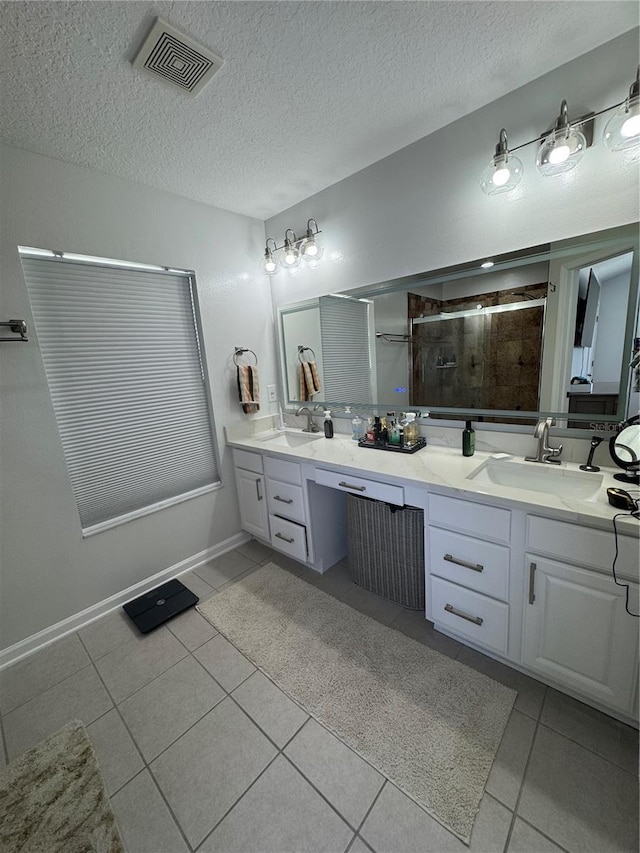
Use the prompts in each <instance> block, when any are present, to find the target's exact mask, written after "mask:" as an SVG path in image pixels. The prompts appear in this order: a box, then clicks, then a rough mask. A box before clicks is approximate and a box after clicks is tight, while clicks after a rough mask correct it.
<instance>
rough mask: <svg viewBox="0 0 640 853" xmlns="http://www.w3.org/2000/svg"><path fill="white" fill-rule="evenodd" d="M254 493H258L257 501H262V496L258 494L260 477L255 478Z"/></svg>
mask: <svg viewBox="0 0 640 853" xmlns="http://www.w3.org/2000/svg"><path fill="white" fill-rule="evenodd" d="M256 492H257V493H258V500H259V501H261V500H262V494H261V492H260V477H256Z"/></svg>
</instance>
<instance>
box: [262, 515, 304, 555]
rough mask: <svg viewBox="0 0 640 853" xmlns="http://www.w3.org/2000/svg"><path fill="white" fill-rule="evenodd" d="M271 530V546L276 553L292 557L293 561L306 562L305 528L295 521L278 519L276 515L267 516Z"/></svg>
mask: <svg viewBox="0 0 640 853" xmlns="http://www.w3.org/2000/svg"><path fill="white" fill-rule="evenodd" d="M269 526H270V528H271V545H272V546H273V547H274V548H276V549H277V550H278V551H282V552H284V553H285V554H288V555H289V556H290V557H293V558H294V560H302V562H303V563H304V562H306V560H307V528H306V527H305V526H304V525H303V524H296V523H295V521H287V520H286V519H285V518H278V516H277V515H270V516H269Z"/></svg>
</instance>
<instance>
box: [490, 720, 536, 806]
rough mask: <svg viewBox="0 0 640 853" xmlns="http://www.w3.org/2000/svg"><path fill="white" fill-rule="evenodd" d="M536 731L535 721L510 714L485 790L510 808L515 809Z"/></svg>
mask: <svg viewBox="0 0 640 853" xmlns="http://www.w3.org/2000/svg"><path fill="white" fill-rule="evenodd" d="M535 731H536V722H535V720H532V719H531V717H527V715H526V714H523V713H521V712H520V711H512V712H511V716H510V717H509V722H508V723H507V727H506V729H505V732H504V735H503V736H502V741H501V743H500V747H499V749H498V753H497V755H496V757H495V761H494V762H493V766H492V768H491V773H490V774H489V779H488V780H487V787H486V790H487V791H488V792H489V793H490V794H491V795H492V796H493V797H495V798H496V799H497V800H500V802H501V803H504V805H505V806H507V808H509V809H514V808H515V805H516V801H517V799H518V794H519V792H520V785H521V784H522V778H523V776H524V771H525V767H526V765H527V759H528V758H529V752H530V751H531V744H532V743H533V736H534V734H535Z"/></svg>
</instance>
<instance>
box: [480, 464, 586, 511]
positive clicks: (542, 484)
mask: <svg viewBox="0 0 640 853" xmlns="http://www.w3.org/2000/svg"><path fill="white" fill-rule="evenodd" d="M467 480H473V482H474V483H484V484H486V485H491V486H508V487H509V488H510V489H522V490H524V491H530V492H542V493H544V494H547V495H556V496H557V497H560V498H578V499H579V500H583V501H586V500H590V499H591V498H593V497H594V496H595V495H596V494H597V493H598V491H599V490H600V487H601V486H602V474H594V473H591V472H587V471H569V470H567V469H566V468H561V467H560V466H558V467H556V466H555V465H549V464H546V463H540V462H519V461H515V460H511V459H487V461H486V462H483V463H482V465H480V466H479V467H478V468H476V470H475V471H473V472H472V473H471V474H469V476H468V477H467Z"/></svg>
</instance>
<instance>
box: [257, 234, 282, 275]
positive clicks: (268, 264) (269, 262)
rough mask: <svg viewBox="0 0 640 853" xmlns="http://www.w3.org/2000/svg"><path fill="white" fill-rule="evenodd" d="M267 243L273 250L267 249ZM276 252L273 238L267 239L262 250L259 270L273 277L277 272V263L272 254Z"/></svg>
mask: <svg viewBox="0 0 640 853" xmlns="http://www.w3.org/2000/svg"><path fill="white" fill-rule="evenodd" d="M269 243H273V249H271V248H270V247H269ZM275 251H276V241H275V240H274V239H273V237H268V238H267V244H266V246H265V248H264V258H263V259H262V261H261V262H260V268H261V269H262V272H264V273H266V274H267V275H275V274H276V273H277V272H278V262H277V261H276V259H275V257H274V255H273V253H274V252H275Z"/></svg>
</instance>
